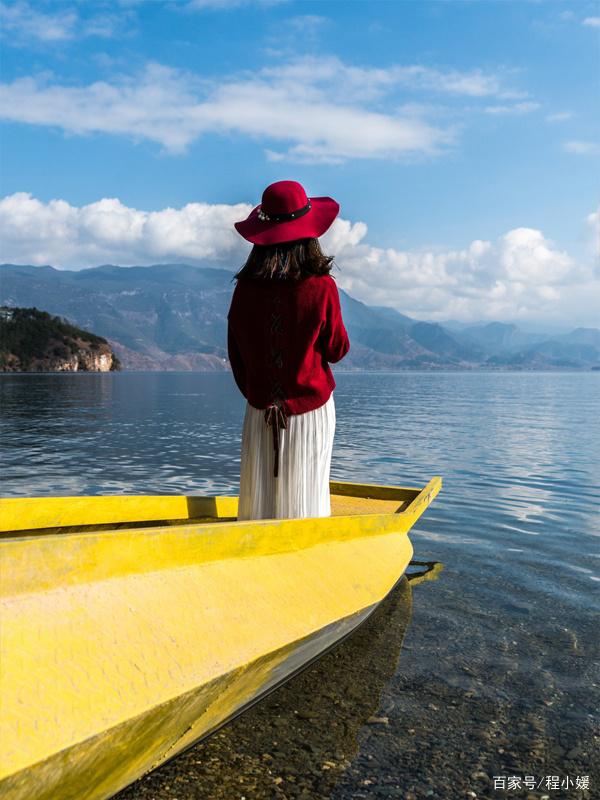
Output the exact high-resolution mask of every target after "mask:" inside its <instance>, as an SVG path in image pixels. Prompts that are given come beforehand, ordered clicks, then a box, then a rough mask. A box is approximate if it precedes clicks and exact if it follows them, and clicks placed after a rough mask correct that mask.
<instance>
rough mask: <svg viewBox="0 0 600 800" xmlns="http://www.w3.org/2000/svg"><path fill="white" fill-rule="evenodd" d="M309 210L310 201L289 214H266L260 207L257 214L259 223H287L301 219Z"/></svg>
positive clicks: (310, 206)
mask: <svg viewBox="0 0 600 800" xmlns="http://www.w3.org/2000/svg"><path fill="white" fill-rule="evenodd" d="M311 208H312V205H311V202H310V200H309V201H308V203H307V204H306V205H305V206H303V207H302V208H299V209H298V210H297V211H292V212H290V213H289V214H267V213H266V211H263V210H262V206H261V207H260V211H259V212H258V218H259V220H260V221H261V222H289V221H290V220H292V219H298V217H303V216H304V215H305V214H308V212H309V211H310V209H311Z"/></svg>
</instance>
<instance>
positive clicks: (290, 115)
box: [0, 57, 531, 163]
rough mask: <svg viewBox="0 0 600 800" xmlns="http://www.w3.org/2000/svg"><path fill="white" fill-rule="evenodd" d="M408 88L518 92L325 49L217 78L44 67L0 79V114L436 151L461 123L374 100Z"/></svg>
mask: <svg viewBox="0 0 600 800" xmlns="http://www.w3.org/2000/svg"><path fill="white" fill-rule="evenodd" d="M407 88H408V89H412V90H417V91H433V92H438V93H442V94H444V93H445V94H448V93H450V94H457V93H460V94H466V95H468V96H471V97H487V96H490V95H495V96H498V97H508V96H513V95H514V94H515V93H514V92H510V91H505V90H504V89H503V88H502V85H501V81H500V79H499V78H498V76H494V75H491V74H484V73H483V72H481V71H480V70H473V71H471V72H465V73H460V72H458V71H456V70H451V71H449V72H446V73H444V72H441V71H439V70H432V69H429V68H426V67H422V66H408V67H399V66H394V67H390V68H389V69H375V68H363V67H355V66H352V65H347V64H345V63H343V62H341V61H340V60H339V59H337V58H327V57H323V58H320V59H315V58H302V59H296V60H293V61H289V62H284V63H280V64H279V65H278V66H277V67H269V68H263V69H259V70H257V71H256V72H255V73H252V74H249V73H246V74H243V75H240V76H236V77H232V78H222V79H219V80H216V79H208V78H203V77H201V76H198V75H195V74H193V73H190V72H185V71H183V70H179V69H175V68H172V67H168V66H164V65H162V64H159V63H156V62H150V63H148V64H146V66H145V67H144V69H143V70H142V71H141V73H140V74H134V75H117V76H115V78H113V80H112V81H110V82H109V81H95V82H94V83H90V84H88V85H83V86H73V85H70V84H60V83H57V82H52V81H51V78H50V77H48V76H47V75H44V74H42V75H37V76H35V77H34V76H29V77H23V78H17V79H15V80H14V81H12V82H11V83H5V84H2V85H1V86H0V115H1V116H2V117H3V118H4V119H6V120H10V121H14V122H22V123H23V122H24V123H29V124H32V125H47V126H55V127H58V128H60V129H62V130H64V131H67V132H69V133H75V134H90V133H96V132H102V133H109V134H118V135H125V136H129V137H131V138H133V139H134V140H137V141H139V140H141V139H150V140H152V141H154V142H158V143H160V144H161V145H163V146H164V148H166V150H167V151H169V152H171V153H182V152H184V151H185V150H186V149H187V148H188V147H189V146H190V144H191V143H192V142H193V141H195V140H196V139H197V138H198V137H200V136H202V135H204V134H207V133H216V134H225V133H238V134H240V135H246V136H250V137H252V138H255V139H258V140H261V141H264V142H265V145H266V146H267V147H268V150H269V152H268V155H270V157H272V158H290V159H293V160H296V161H302V162H330V163H339V162H340V161H344V160H346V159H349V158H409V159H414V158H415V157H422V156H426V157H431V156H436V155H439V154H440V153H443V152H444V151H445V150H446V149H447V148H448V147H450V146H452V145H453V144H454V142H455V141H456V137H457V134H458V131H459V126H458V125H456V124H448V125H447V126H446V127H441V126H439V125H433V124H432V123H430V122H428V121H427V120H426V119H425V115H426V114H427V110H428V107H427V106H426V105H424V104H419V103H408V104H404V106H402V105H398V106H397V107H396V108H395V110H394V111H393V112H385V111H382V110H380V108H379V107H378V105H377V104H375V105H374V104H373V101H376V100H377V99H378V98H380V97H381V96H382V95H384V94H388V93H391V92H392V91H398V90H399V89H407ZM521 105H524V106H526V105H528V104H526V103H525V104H521ZM529 105H531V104H529ZM273 145H275V147H273Z"/></svg>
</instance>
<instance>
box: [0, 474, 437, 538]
mask: <svg viewBox="0 0 600 800" xmlns="http://www.w3.org/2000/svg"><path fill="white" fill-rule="evenodd" d="M330 491H331V514H332V516H349V515H364V514H397V513H401V512H403V511H405V510H407V509H408V508H409V506H410V505H411V503H413V502H414V501H415V500H416V499H417V497H418V496H419V494H421V493H422V491H423V490H422V488H412V487H398V486H380V485H374V484H362V483H349V482H343V481H332V482H331V483H330ZM237 504H238V498H237V497H231V496H228V495H218V496H206V497H205V496H199V495H188V496H186V495H102V496H86V497H32V498H1V499H0V538H1V537H2V536H6V535H11V536H14V535H15V533H21V534H22V535H27V534H29V535H31V533H32V532H34V531H35V533H36V535H39V534H43V533H48V534H56V533H69V532H74V531H78V532H85V531H90V532H91V531H101V530H120V529H123V528H145V527H156V526H159V525H164V526H173V525H189V524H194V523H198V524H199V523H202V524H206V523H211V522H214V523H219V522H234V521H235V520H236V519H237Z"/></svg>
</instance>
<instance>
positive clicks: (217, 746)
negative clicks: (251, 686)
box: [118, 562, 442, 800]
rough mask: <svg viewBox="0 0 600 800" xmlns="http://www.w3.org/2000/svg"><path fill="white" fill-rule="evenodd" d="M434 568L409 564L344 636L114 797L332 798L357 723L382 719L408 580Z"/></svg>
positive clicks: (432, 574)
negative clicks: (206, 737)
mask: <svg viewBox="0 0 600 800" xmlns="http://www.w3.org/2000/svg"><path fill="white" fill-rule="evenodd" d="M441 569H442V564H440V563H437V562H412V564H411V568H410V570H411V571H410V574H408V575H406V576H405V577H404V578H403V579H402V580H401V581H400V583H399V584H398V586H397V587H396V588H395V589H394V591H393V592H391V593H390V595H389V596H388V597H387V598H386V600H385V601H384V602H383V603H382V604H381V606H380V607H379V608H378V609H377V610H376V611H375V612H374V613H373V615H372V616H371V617H370V618H369V619H368V620H367V621H366V622H365V623H364V624H363V625H362V626H361V627H360V628H359V629H358V630H357V631H356V632H355V633H354V634H353V635H352V636H350V637H349V638H348V639H347V640H346V641H344V642H342V643H341V644H340V645H338V646H337V647H336V648H334V649H333V650H332V651H331V652H330V653H328V654H326V655H325V656H323V657H322V658H321V659H320V660H319V661H317V662H316V663H315V664H313V665H312V666H311V667H309V668H308V669H307V670H305V671H304V672H303V673H301V674H300V675H298V676H297V677H296V678H294V679H293V680H292V681H290V682H289V683H287V684H285V685H284V686H283V687H281V688H280V689H278V690H277V691H276V692H274V693H273V694H272V695H270V696H269V697H267V698H266V699H265V700H263V701H262V702H261V703H259V704H258V705H257V706H255V707H254V708H253V709H251V710H249V711H247V712H246V713H245V714H244V715H243V716H241V717H240V718H238V719H237V720H236V721H234V722H233V723H231V724H230V725H228V726H226V727H225V728H223V729H222V730H221V731H220V732H218V733H217V734H215V735H214V736H213V737H212V738H211V739H209V740H208V741H206V742H205V743H202V744H200V745H197V746H196V747H194V748H192V749H191V750H188V751H187V752H186V753H184V754H183V755H181V756H179V757H178V758H176V759H175V760H174V761H173V762H171V763H170V764H167V765H165V766H164V767H162V768H161V769H160V770H157V772H156V773H151V774H150V775H148V776H147V777H146V778H143V779H142V780H140V781H138V783H136V784H134V785H133V786H131V787H129V788H128V789H126V790H125V791H123V792H121V793H120V794H119V795H118V798H119V800H141V799H142V798H146V797H148V798H150V797H155V798H163V797H165V798H166V797H172V796H173V795H172V790H173V789H174V788H175V787H177V790H176V797H177V798H178V800H186V798H210V799H211V800H233V798H240V797H243V796H245V797H247V798H248V799H249V800H250V799H251V800H255V799H256V800H261V798H271V797H273V796H280V797H289V798H291V797H294V798H296V797H297V798H306V800H308V798H311V800H317V799H318V798H329V797H331V793H332V791H333V789H334V787H335V785H336V784H337V783H338V781H339V779H340V777H341V776H342V775H343V773H344V772H345V770H346V769H347V768H348V766H349V765H350V763H351V762H352V760H353V759H354V758H355V756H356V754H357V752H358V750H359V738H360V736H359V734H360V731H361V729H362V728H363V727H364V726H369V727H373V728H381V729H385V728H386V726H387V725H388V724H389V720H388V719H387V717H385V716H378V709H379V705H380V698H381V693H382V690H383V689H384V687H385V686H386V685H387V684H388V682H389V680H390V678H391V677H392V676H393V675H394V673H395V672H396V670H397V668H398V661H399V658H400V653H401V650H402V643H403V641H404V636H405V634H406V631H407V629H408V626H409V624H410V620H411V616H412V589H413V586H415V585H417V584H418V583H422V582H424V581H428V580H436V579H437V577H438V576H439V574H440V571H441ZM170 792H171V793H170Z"/></svg>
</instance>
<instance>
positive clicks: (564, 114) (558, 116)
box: [546, 111, 574, 122]
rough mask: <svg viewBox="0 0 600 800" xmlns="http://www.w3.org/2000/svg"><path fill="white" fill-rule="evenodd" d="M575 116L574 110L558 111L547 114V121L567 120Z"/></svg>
mask: <svg viewBox="0 0 600 800" xmlns="http://www.w3.org/2000/svg"><path fill="white" fill-rule="evenodd" d="M573 116H574V114H573V112H572V111H558V112H556V113H555V114H547V115H546V121H547V122H565V121H566V120H568V119H571V118H572V117H573Z"/></svg>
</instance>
